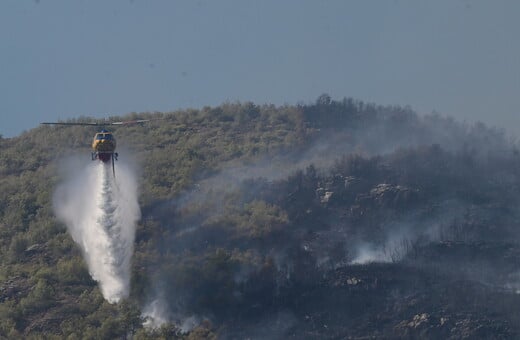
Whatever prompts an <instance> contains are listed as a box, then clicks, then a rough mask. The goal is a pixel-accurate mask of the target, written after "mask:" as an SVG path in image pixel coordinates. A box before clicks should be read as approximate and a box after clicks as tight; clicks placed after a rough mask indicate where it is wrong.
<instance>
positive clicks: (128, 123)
mask: <svg viewBox="0 0 520 340" xmlns="http://www.w3.org/2000/svg"><path fill="white" fill-rule="evenodd" d="M151 120H152V119H136V120H126V121H122V122H111V123H109V124H110V125H130V124H139V123H144V122H149V121H151Z"/></svg>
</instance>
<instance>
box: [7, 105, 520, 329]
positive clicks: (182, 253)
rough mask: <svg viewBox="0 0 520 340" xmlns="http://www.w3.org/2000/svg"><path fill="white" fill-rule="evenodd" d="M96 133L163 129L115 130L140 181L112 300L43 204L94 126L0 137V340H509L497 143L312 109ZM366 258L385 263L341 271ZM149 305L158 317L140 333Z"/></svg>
mask: <svg viewBox="0 0 520 340" xmlns="http://www.w3.org/2000/svg"><path fill="white" fill-rule="evenodd" d="M114 118H115V119H118V120H119V119H135V118H145V119H146V118H162V119H163V120H156V121H152V122H149V123H147V124H145V125H143V126H128V127H118V128H115V129H114V133H115V135H116V136H117V138H118V145H119V146H120V150H119V154H120V158H125V157H127V158H129V159H132V160H133V162H135V163H136V164H138V165H139V167H140V169H139V173H140V176H139V178H140V183H139V185H140V193H141V194H140V206H141V209H142V213H143V218H142V220H141V221H140V223H139V225H138V230H137V237H136V244H135V253H134V257H133V263H132V291H131V296H130V298H129V299H128V300H126V301H124V302H123V303H121V304H119V305H111V304H109V303H107V302H106V301H104V300H103V297H102V295H101V293H100V291H99V288H98V286H97V284H96V282H94V281H93V280H92V279H91V277H90V275H89V273H88V269H87V268H86V264H85V263H84V261H83V259H82V257H81V254H80V251H79V249H78V247H77V246H76V245H75V244H74V242H73V241H72V239H71V237H70V235H69V234H68V233H67V231H66V228H65V226H64V225H63V224H61V223H59V222H58V221H57V220H56V218H55V216H54V213H53V209H52V201H53V199H52V197H53V192H54V189H55V187H56V185H57V184H58V183H59V182H60V180H62V175H63V174H62V171H61V167H63V166H66V165H65V163H66V162H65V160H66V159H67V158H69V157H72V156H74V157H84V159H85V162H87V161H89V157H90V155H89V153H90V150H89V144H90V140H91V138H92V136H93V135H94V133H95V129H93V128H85V127H78V126H74V127H63V126H57V127H49V126H40V127H38V128H35V129H33V130H31V131H28V132H25V133H23V134H22V135H21V136H19V137H16V138H11V139H5V138H0V192H2V195H1V196H0V338H3V337H5V338H29V339H31V338H34V339H40V338H47V339H62V338H66V339H113V338H130V336H133V338H134V339H172V338H181V339H202V338H204V339H207V338H217V337H218V336H230V337H237V338H246V337H248V336H251V335H255V336H258V337H267V338H269V337H272V336H273V335H282V334H285V335H293V336H294V337H296V338H309V337H347V336H365V337H368V336H376V337H377V336H381V335H382V334H386V335H389V336H390V337H391V336H396V337H402V336H411V337H421V336H429V337H448V336H452V337H455V338H460V337H464V336H469V337H487V335H489V334H492V335H498V337H500V336H503V337H514V336H518V335H519V334H520V328H519V327H518V326H516V325H518V324H520V323H518V321H519V320H518V315H520V314H519V313H518V312H519V310H518V309H519V308H518V307H516V305H519V304H518V303H517V301H516V300H517V299H518V297H516V295H515V294H514V293H512V292H511V291H509V290H507V287H514V285H515V284H520V282H516V281H515V279H514V276H515V275H517V274H518V273H520V268H519V266H518V264H517V263H518V261H517V260H518V259H519V256H520V247H519V245H518V243H517V241H516V240H517V239H518V233H517V231H516V230H517V227H518V225H519V223H520V219H519V218H520V216H519V215H518V214H517V213H516V208H517V204H518V194H517V193H518V190H519V189H520V173H519V172H518V169H520V157H519V156H518V151H517V149H516V145H515V144H514V143H513V142H512V141H510V140H509V139H508V138H507V136H506V135H505V134H504V133H503V132H502V131H500V130H496V129H492V128H488V127H486V126H484V125H482V124H476V125H475V126H466V125H464V124H460V123H457V122H454V121H453V120H451V119H449V118H444V117H441V116H439V115H435V114H433V115H428V116H424V117H421V116H418V115H417V114H415V113H414V112H413V111H412V110H411V109H409V108H402V107H381V106H377V105H374V104H366V103H363V102H360V101H356V100H353V99H344V100H341V101H335V100H332V99H331V98H330V97H329V96H327V95H322V96H320V97H319V98H318V99H317V101H316V102H315V103H313V104H308V105H300V106H282V107H276V106H273V105H263V106H258V105H255V104H253V103H226V104H223V105H221V106H218V107H204V108H202V109H200V110H186V111H177V112H169V113H142V114H130V115H127V116H125V117H114ZM77 121H89V118H86V117H81V118H78V120H77ZM130 150H131V151H130ZM116 171H117V169H116ZM393 239H397V241H392V240H393ZM364 244H365V245H366V244H369V245H370V247H372V248H373V249H376V250H380V251H379V255H378V256H380V257H381V256H382V257H383V261H386V263H379V264H378V263H372V264H364V265H354V264H352V263H355V261H356V259H357V257H358V255H359V254H358V253H359V249H360V245H364ZM380 260H381V258H380ZM461 268H462V269H461ZM490 282H492V283H493V286H496V287H500V289H495V287H491V286H492V285H491V284H490ZM515 282H516V283H515ZM453 287H455V288H454V289H450V288H453ZM156 295H159V296H161V297H162V300H163V301H164V303H165V304H166V306H168V310H169V313H170V316H171V322H170V323H167V324H165V325H163V326H162V327H160V328H158V329H156V330H153V331H151V330H147V329H145V328H143V321H144V320H143V319H142V317H141V311H142V309H143V308H144V306H146V305H147V304H148V303H149V302H150V301H151V300H152V299H154V298H155V297H156ZM438 296H441V297H440V298H437V297H438ZM491 301H495V302H491ZM423 314H425V315H426V316H423ZM192 316H196V317H197V319H198V321H197V322H196V323H195V324H194V327H191V329H190V331H183V330H182V327H181V324H182V322H183V320H184V319H187V318H188V317H192ZM416 316H417V318H416ZM414 318H415V319H414ZM414 320H415V321H414ZM421 320H422V321H421ZM439 320H445V321H439ZM413 322H416V324H417V323H419V325H417V326H416V327H415V326H413V325H412V326H410V325H411V324H413ZM441 322H442V325H441ZM434 323H435V326H434ZM461 323H464V324H465V325H466V326H467V327H465V328H464V327H462V326H461ZM282 324H283V326H282ZM420 324H422V326H420ZM323 325H327V327H324V326H323ZM439 325H440V326H439ZM479 332H480V333H479Z"/></svg>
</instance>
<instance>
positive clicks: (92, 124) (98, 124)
mask: <svg viewBox="0 0 520 340" xmlns="http://www.w3.org/2000/svg"><path fill="white" fill-rule="evenodd" d="M40 124H42V125H79V126H102V125H106V124H101V123H61V122H44V123H40Z"/></svg>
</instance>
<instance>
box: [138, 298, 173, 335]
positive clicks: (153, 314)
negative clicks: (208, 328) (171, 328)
mask: <svg viewBox="0 0 520 340" xmlns="http://www.w3.org/2000/svg"><path fill="white" fill-rule="evenodd" d="M142 316H143V318H144V319H145V321H144V323H143V326H144V327H146V328H148V329H157V328H160V327H161V326H162V325H164V324H166V323H168V322H170V312H169V311H168V306H167V305H166V303H165V301H164V299H156V300H153V301H152V302H151V303H150V304H149V305H148V306H146V307H145V308H144V310H143V313H142Z"/></svg>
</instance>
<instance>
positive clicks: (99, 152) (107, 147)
mask: <svg viewBox="0 0 520 340" xmlns="http://www.w3.org/2000/svg"><path fill="white" fill-rule="evenodd" d="M115 150H116V139H115V138H114V136H113V135H112V133H111V132H109V131H106V130H102V131H100V132H98V133H96V135H95V136H94V140H93V141H92V151H93V152H92V160H95V159H99V160H100V161H101V162H103V163H107V162H110V160H111V159H112V157H114V158H115V159H117V153H116V152H115Z"/></svg>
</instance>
